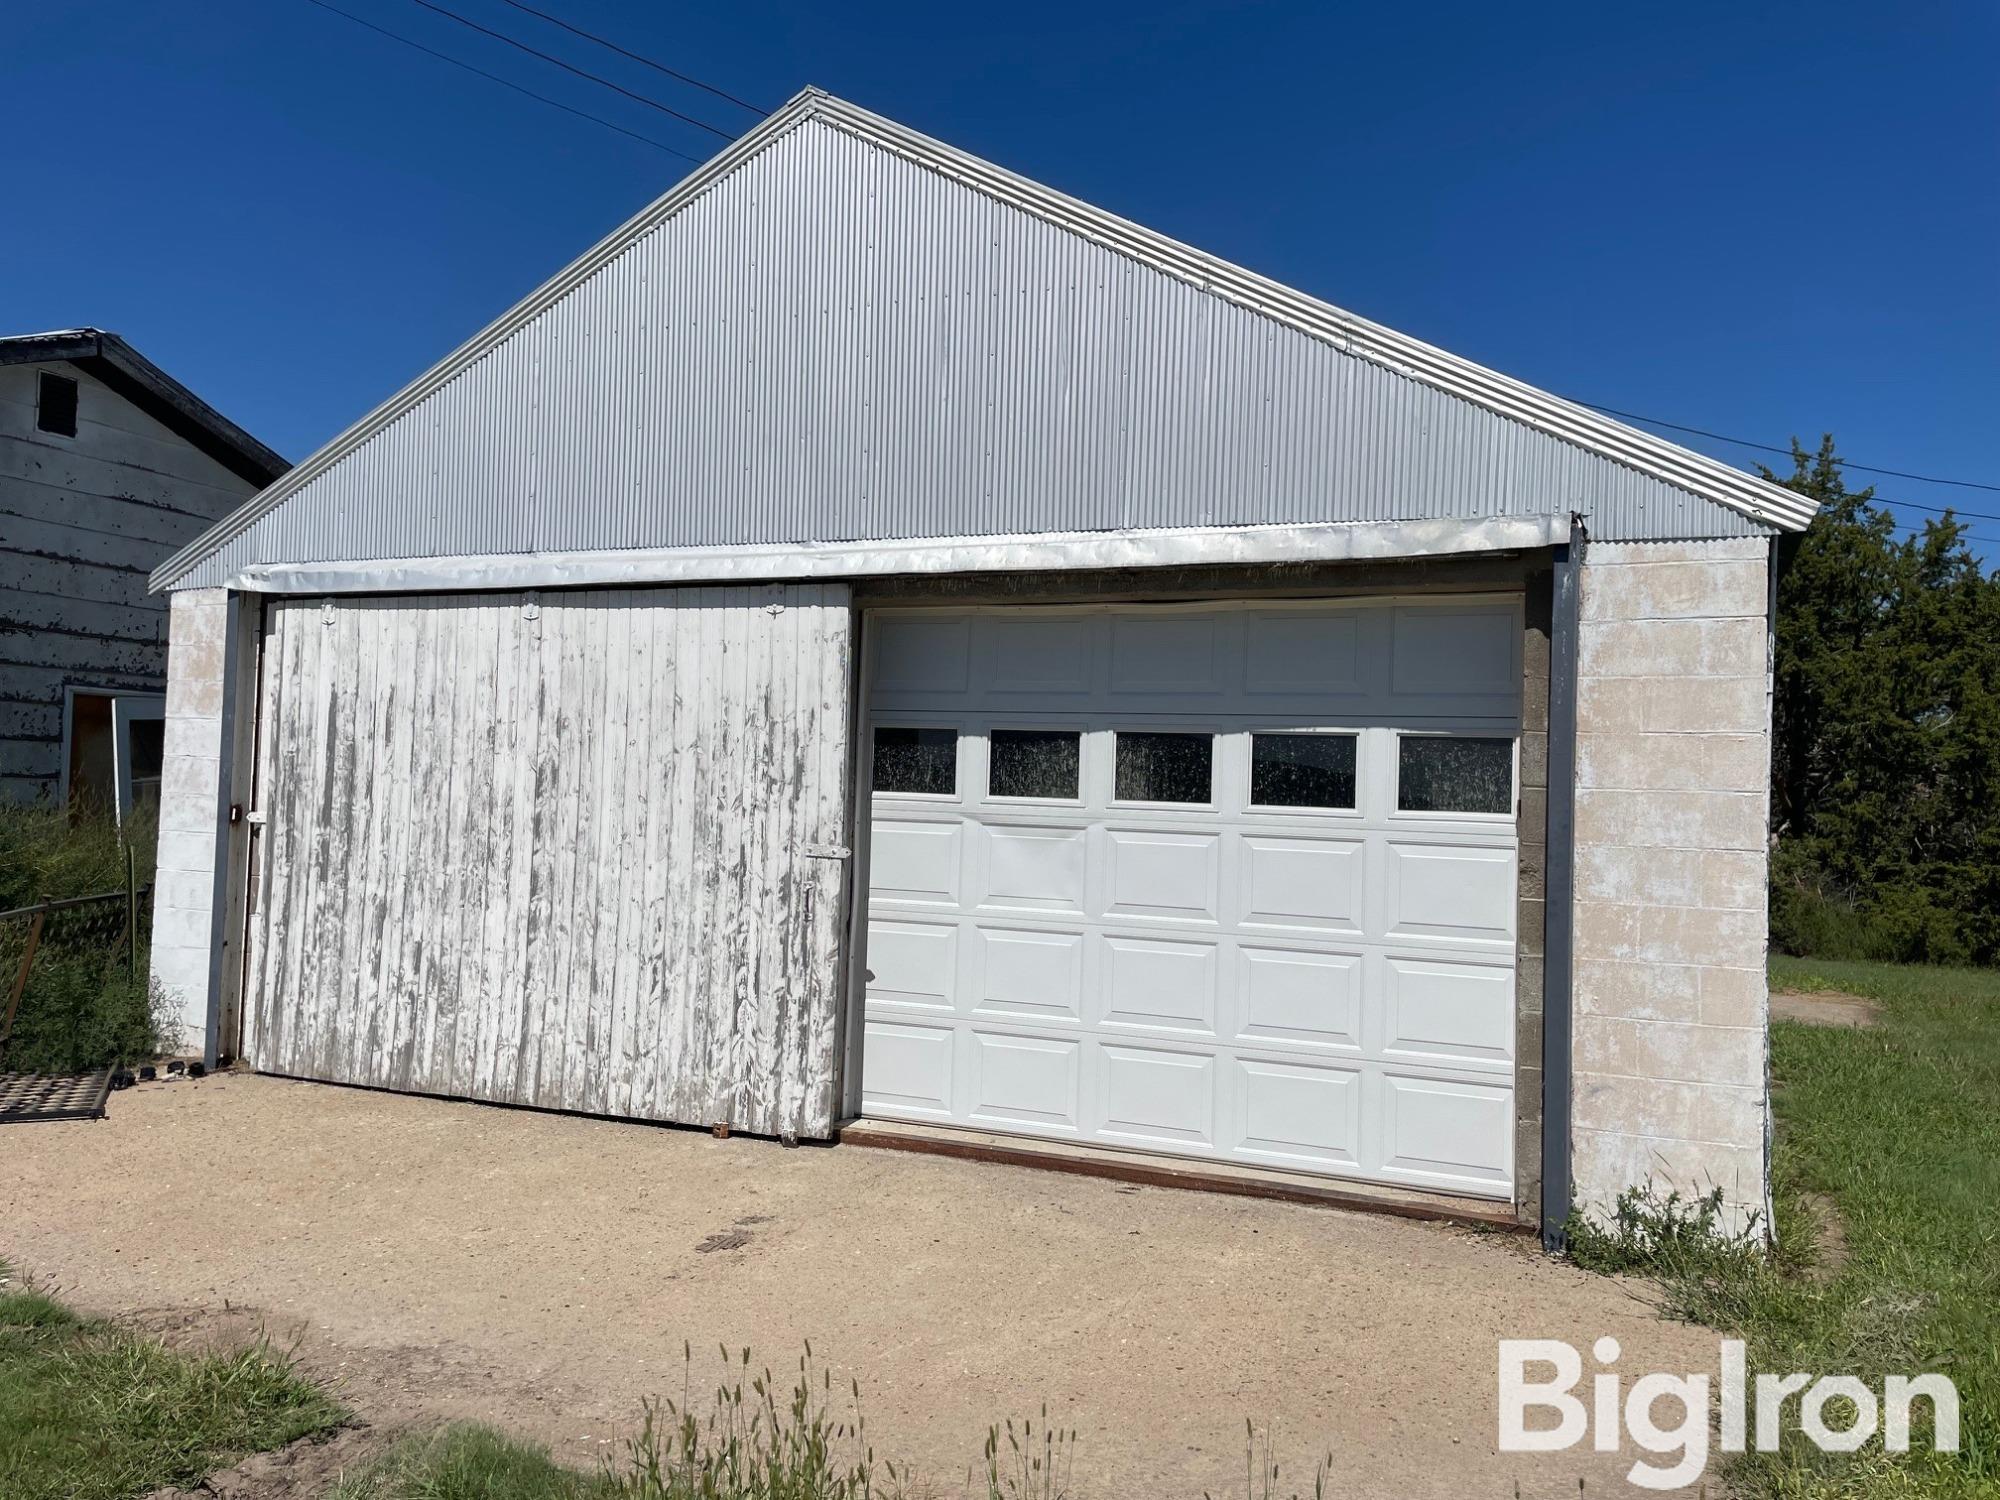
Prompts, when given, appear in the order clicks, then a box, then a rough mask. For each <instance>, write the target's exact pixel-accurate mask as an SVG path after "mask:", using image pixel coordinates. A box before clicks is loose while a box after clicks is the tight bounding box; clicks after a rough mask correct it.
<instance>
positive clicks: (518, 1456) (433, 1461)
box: [331, 1423, 622, 1500]
mask: <svg viewBox="0 0 2000 1500" xmlns="http://www.w3.org/2000/svg"><path fill="white" fill-rule="evenodd" d="M621 1493H622V1486H621V1485H620V1484H619V1482H618V1481H617V1480H615V1479H612V1478H610V1477H609V1476H592V1475H585V1474H579V1473H577V1472H576V1471H574V1470H572V1469H566V1468H564V1467H563V1466H562V1465H561V1464H558V1463H557V1462H556V1461H555V1460H554V1459H552V1458H550V1457H549V1455H548V1452H547V1450H545V1449H543V1448H539V1447H537V1446H535V1445H534V1444H532V1443H523V1442H520V1441H518V1440H516V1439H514V1438H509V1437H504V1436H502V1435H501V1434H500V1433H497V1432H495V1431H493V1430H492V1429H491V1428H489V1427H478V1426H474V1425H472V1424H470V1423H458V1424H455V1425H453V1426H450V1427H446V1428H442V1429H440V1430H439V1431H437V1432H429V1433H419V1434H416V1435H413V1436H411V1437H407V1438H405V1439H403V1440H402V1441H401V1442H399V1443H397V1444H396V1446H395V1447H393V1448H391V1449H390V1450H389V1452H388V1453H386V1454H385V1455H383V1456H382V1458H380V1459H379V1460H377V1461H376V1462H375V1463H373V1464H371V1465H369V1466H368V1467H367V1468H366V1469H364V1470H363V1471H362V1472H361V1473H359V1474H353V1475H350V1476H348V1477H347V1478H345V1479H343V1480H342V1481H341V1482H340V1483H339V1484H338V1485H336V1486H335V1487H334V1490H333V1494H332V1496H331V1500H613V1497H617V1496H620V1495H621Z"/></svg>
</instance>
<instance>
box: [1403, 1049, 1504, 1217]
mask: <svg viewBox="0 0 2000 1500" xmlns="http://www.w3.org/2000/svg"><path fill="white" fill-rule="evenodd" d="M1380 1101H1381V1121H1382V1170H1383V1172H1384V1173H1385V1175H1390V1176H1397V1177H1401V1178H1404V1179H1406V1180H1412V1181H1426V1182H1434V1183H1437V1184H1439V1185H1442V1186H1447V1187H1460V1188H1472V1189H1474V1190H1478V1189H1481V1188H1485V1189H1493V1188H1500V1187H1504V1186H1505V1185H1506V1184H1507V1183H1508V1182H1509V1181H1511V1180H1512V1176H1513V1155H1514V1096H1513V1090H1512V1089H1510V1088H1506V1087H1502V1086H1500V1085H1498V1084H1491V1083H1473V1082H1466V1081H1460V1080H1453V1079H1444V1078H1431V1077H1420V1076H1414V1075H1409V1074H1400V1073H1385V1074H1383V1075H1382V1078H1381V1090H1380Z"/></svg>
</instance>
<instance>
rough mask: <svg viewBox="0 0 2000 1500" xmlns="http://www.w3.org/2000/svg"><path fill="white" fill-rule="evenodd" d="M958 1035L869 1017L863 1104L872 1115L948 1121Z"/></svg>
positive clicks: (939, 1028) (949, 1030)
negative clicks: (875, 1112)
mask: <svg viewBox="0 0 2000 1500" xmlns="http://www.w3.org/2000/svg"><path fill="white" fill-rule="evenodd" d="M958 1035H959V1034H958V1033H957V1032H956V1031H954V1030H953V1029H952V1028H951V1027H949V1026H920V1025H917V1024H915V1023H913V1022H908V1021H888V1020H882V1019H880V1018H878V1017H874V1016H871V1017H869V1019H868V1022H867V1027H866V1033H865V1035H864V1037H863V1045H864V1047H865V1049H866V1054H867V1058H868V1068H867V1073H866V1076H865V1080H864V1084H863V1093H862V1104H863V1106H864V1107H865V1108H867V1109H870V1110H880V1111H883V1112H885V1113H893V1114H901V1115H920V1116H929V1117H932V1118H935V1119H950V1118H951V1110H952V1087H951V1085H952V1073H953V1054H954V1053H955V1052H956V1051H957V1047H958Z"/></svg>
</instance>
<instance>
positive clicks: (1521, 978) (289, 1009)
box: [154, 91, 1812, 1224]
mask: <svg viewBox="0 0 2000 1500" xmlns="http://www.w3.org/2000/svg"><path fill="white" fill-rule="evenodd" d="M1811 513H1812V512H1811V507H1810V505H1809V504H1808V503H1807V502H1805V501H1804V500H1802V499H1801V498H1800V497H1799V496H1797V495H1794V494H1791V493H1789V492H1788V491H1785V490H1783V489H1780V488H1777V487H1775V486H1772V485H1769V484H1766V483H1763V482H1762V481H1760V480H1758V479H1755V478H1753V477H1750V476H1748V475H1746V474H1743V473H1741V472H1739V471H1736V470H1734V469H1731V468H1729V467H1727V466H1725V465H1723V464H1720V463H1717V462H1715V461H1713V460H1710V459H1708V458H1705V457H1702V456H1700V455H1698V454H1694V453H1691V452H1688V451H1686V450H1684V449H1681V448H1678V447H1675V446H1674V445H1672V444H1669V443H1666V442H1663V441H1661V440H1659V439H1657V438H1654V437H1652V436H1650V435H1647V434H1643V433H1640V432H1636V431H1633V430H1631V429H1629V428H1627V427H1624V426H1621V425H1619V424H1618V423H1616V422H1612V421H1610V420H1608V419H1606V418H1604V417H1602V416H1600V415H1598V414H1595V413H1593V412H1590V411H1587V410H1584V409H1582V408H1579V407H1577V406H1575V405H1572V404H1570V403H1568V402H1566V401H1563V400H1560V399H1558V398H1556V397H1553V396H1550V395H1547V394H1545V393H1543V392H1540V391H1537V390H1534V389H1531V388H1529V387H1527V386H1525V385H1522V384H1520V383H1519V382H1517V381H1514V380H1510V379H1508V378H1507V377H1504V376H1501V375H1498V374H1495V373H1493V372H1492V371H1489V370H1486V369H1483V368H1481V367H1479V366H1476V365H1473V364H1471V363H1469V362H1467V361H1465V360H1462V359H1458V358H1456V357H1454V356H1452V355H1450V354H1447V353H1444V352H1443V351H1441V350H1438V349H1434V348H1431V347H1429V346H1427V345H1424V344H1421V343H1418V342H1417V341H1415V340H1412V339H1409V338H1406V337H1403V336H1402V335H1399V334H1397V333H1394V332H1392V331H1391V330H1388V329H1386V328H1382V327H1379V326H1377V325H1375V324H1372V323H1369V322H1367V321H1365V320H1362V319H1359V318H1356V317H1353V316H1351V315H1349V314H1347V313H1344V312H1341V311H1339V310H1338V309H1336V308H1333V307H1329V306H1327V305H1326V304H1324V303H1321V302H1318V301H1315V300H1314V299H1312V298H1309V297H1306V296H1304V295H1302V294H1300V293H1298V292H1294V291H1292V290H1289V289H1288V288H1285V287H1283V286H1279V285H1277V284H1275V283H1272V282H1270V281H1267V280H1265V279H1263V278H1260V277H1258V276H1255V275H1252V274H1250V273H1249V272H1246V271H1243V270H1241V269H1238V268H1236V267H1234V266H1231V265H1228V264H1226V263H1224V262H1222V261H1219V260H1217V259H1214V258H1213V257H1210V256H1207V255H1204V254H1202V253H1200V252H1198V251H1195V250H1192V249H1189V248H1187V247H1186V246H1183V245H1180V244H1176V243H1174V242H1173V241H1170V240H1168V239H1166V238H1164V237H1163V236H1160V235H1157V234H1154V233H1152V232H1150V231H1148V230H1145V229H1142V228H1140V227H1138V226H1136V225H1133V224H1130V223H1127V222H1125V221H1123V220H1120V219H1118V218H1115V217H1114V216H1112V215H1110V214H1107V213H1103V212H1101V211H1099V210H1097V209H1095V208H1092V207H1090V206H1089V205H1087V204H1083V203H1079V202H1076V201H1074V200H1071V199H1068V198H1065V197H1063V196H1061V195H1059V194H1057V193H1054V192H1052V191H1050V190H1048V189H1046V188H1043V187H1040V186H1038V185H1036V184H1034V183H1032V182H1028V181H1025V180H1023V179H1022V178H1019V177H1017V176H1014V175H1012V174H1010V173H1007V172H1005V171H1002V170H1001V169H999V168H996V167H994V166H991V165H989V164H987V163H985V162H982V161H979V160H976V159H974V158H972V157H970V156H967V155H965V154H963V153H961V152H958V151H955V150H953V149H951V148H950V147H947V146H944V145H942V144H940V143H938V142H936V141H933V140H929V139H927V138H925V137H923V136H920V135H918V134H916V133H914V132H912V131H910V130H907V129H904V128H903V127H901V126H898V125H896V124H893V123H891V122H889V121H886V120H883V119H881V118H878V117H876V116H874V115H871V114H868V113H867V112H865V111H863V110H860V109H857V108H855V107H853V106H851V105H848V104H845V103H843V102H841V101H839V100H835V99H832V98H829V97H827V96H825V95H823V94H820V93H817V92H811V91H809V92H807V93H805V94H803V95H801V96H800V97H799V98H797V99H795V100H794V101H793V102H792V103H791V104H789V105H788V106H787V107H786V108H785V109H783V110H781V111H780V112H779V113H777V114H776V115H774V116H772V117H771V118H770V119H769V120H768V121H766V122H765V123H764V124H762V125H761V126H759V127H758V128H756V129H755V130H753V131H751V132H750V133H749V134H748V135H747V136H745V137H744V138H743V139H742V140H741V141H739V142H737V143H736V144H735V145H733V146H731V147H730V148H729V149H728V150H726V151H724V152H723V153H722V154H721V155H720V156H718V157H717V158H716V159H715V160H714V161H713V162H711V163H709V164H708V165H707V166H705V167H703V168H702V169H701V170H700V171H698V172H696V173H694V174H693V175H692V176H691V177H689V178H688V179H687V180H686V181H684V182H682V183H681V184H679V185H678V186H677V187H675V188H674V189H673V190H672V191H670V192H669V193H667V194H666V195H665V196H664V197H662V198H661V199H660V200H659V201H658V202H656V203H654V204H653V205H651V206H650V207H649V208H647V209H646V210H645V211H644V212H643V213H641V214H640V215H639V216H638V217H636V218H635V219H633V220H632V221H631V222H630V223H628V224H626V225H625V226H623V227H622V228H620V229H619V230H617V231H616V232H615V233H614V234H612V235H611V236H610V237H609V238H608V239H606V240H605V241H604V242H603V243H602V244H600V245H598V246H597V247H596V248H595V249H593V250H591V251H589V252H588V253H587V254H585V255H584V256H583V257H582V258H581V259H580V260H578V261H577V262H576V263H575V264H574V265H573V266H571V267H570V268H569V269H567V270H565V271H564V272H562V273H561V274H560V275H559V276H557V277H556V278H555V279H554V280H552V281H551V282H549V283H548V284H547V285H546V286H544V287H542V288H541V289H540V290H538V291H536V292H535V293H533V294H532V295H531V296H529V297H528V298H527V299H526V300H525V301H523V302H522V303H521V304H520V305H519V306H518V307H516V308H514V309H513V310H511V311H510V312H508V313H507V314H506V315H505V316H504V317H502V318H501V319H500V320H499V321H498V322H496V323H495V324H493V326H492V327H490V328H488V329H487V330H486V331H485V332H483V333H481V334H480V335H478V336H477V337H476V338H475V339H473V340H472V341H471V342H470V343H468V344H467V345H466V346H465V347H463V348H462V349H460V350H458V351H456V352H455V353H453V354H451V355H449V356H448V357H447V358H446V359H445V360H443V362H441V363H440V364H439V365H438V366H437V367H436V368H435V369H433V370H432V371H431V372H430V373H428V374H426V375H425V376H423V377H422V378H421V379H419V380H418V381H416V382H415V383H414V384H412V385H411V386H410V387H409V388H408V389H406V390H404V391H402V392H399V393H398V394H397V395H395V396H394V397H392V398H391V399H390V400H389V401H387V402H386V403H385V404H384V405H383V406H382V407H381V408H380V409H379V410H377V411H376V412H374V413H373V414H371V415H370V416H368V417H367V418H366V419H364V420H363V421H362V422H361V423H359V424H358V425H357V426H356V427H354V428H353V429H352V430H350V431H349V432H347V433H345V434H343V435H342V436H341V437H339V438H337V439H336V440H334V441H333V442H332V443H330V444H328V445H327V447H326V448H325V449H323V450H322V451H321V452H319V453H317V454H315V455H314V456H313V457H312V458H310V459H308V460H307V461H306V462H304V463H302V464H301V465H300V466H299V467H298V468H297V469H296V470H294V471H293V472H292V473H291V474H290V475H288V476H287V477H286V478H285V479H283V480H282V481H280V482H279V483H277V484H275V485H273V486H272V487H271V488H270V489H268V490H267V491H265V492H264V493H263V494H262V495H261V496H259V497H258V498H257V500H255V501H254V502H253V503H251V504H250V505H248V506H246V507H245V508H243V509H242V510H241V511H239V512H237V513H236V514H235V515H233V516H231V517H230V518H229V519H228V520H227V521H225V522H223V523H222V524H221V525H219V526H217V527H216V528H215V529H214V530H213V531H211V532H210V533H208V534H207V535H206V536H204V537H203V538H201V539H200V540H199V541H198V542H196V543H195V544H193V545H192V546H190V547H189V548H188V549H187V550H186V551H184V552H183V553H181V554H180V555H179V556H178V557H176V558H174V559H173V560H172V561H171V562H169V563H167V564H166V565H165V566H164V567H162V568H161V569H160V570H159V572H158V573H157V574H156V575H155V580H154V581H155V584H156V586H158V587H160V588H163V589H166V590H169V591H170V592H171V595H172V599H173V621H174V626H173V628H174V636H175V658H174V675H173V681H172V684H171V686H170V693H169V717H168V721H167V726H168V728H167V733H168V801H167V806H166V819H165V821H166V826H167V829H168V833H167V835H166V837H167V838H168V840H169V841H170V847H171V850H172V854H173V866H174V868H175V869H176V870H178V871H181V872H183V873H181V874H177V875H175V876H173V877H171V878H169V877H166V876H163V877H162V881H161V886H160V894H159V903H160V909H159V913H158V917H157V920H156V925H155V929H154V930H155V932H156V934H157V938H156V943H157V945H158V946H157V948H156V952H155V972H156V973H157V974H158V975H160V976H161V977H162V978H163V979H165V980H167V981H169V982H170V983H171V984H172V985H174V986H175V987H176V989H177V991H178V993H179V994H180V995H181V997H182V1000H183V1003H184V1005H185V1008H186V1014H187V1017H188V1020H189V1023H190V1025H191V1026H192V1027H193V1028H194V1029H195V1030H196V1031H197V1032H199V1033H200V1034H202V1035H204V1036H205V1037H206V1039H207V1046H208V1049H209V1051H210V1052H211V1053H239V1054H241V1055H242V1056H244V1057H246V1058H247V1059H248V1060H249V1061H250V1062H252V1063H253V1064H255V1065H256V1066H258V1067H260V1068H265V1069H270V1070H274V1071H278V1072H283V1073H288V1074H294V1075H298V1076H302V1077H307V1078H321V1079H332V1080H338V1081H342V1082H349V1083H362V1084H371V1085H377V1086H382V1087H388V1088H396V1089H409V1090H418V1091H423V1092H429V1093H437V1094H445V1095H452V1096H463V1097H469V1098H475V1099H488V1100H497V1101H507V1102H513V1103H521V1104H531V1105H540V1106H546V1107H553V1108H561V1109H572V1110H585V1111H591V1112H597V1113H604V1114H613V1115H623V1116H633V1117H639V1118H645V1119H653V1120H667V1121H678V1122H683V1123H688V1124H695V1125H710V1124H716V1123H727V1124H729V1125H732V1126H734V1127H737V1128H739V1129H742V1130H747V1131H752V1132H760V1133H767V1134H771V1135H776V1136H800V1137H824V1136H828V1135H830V1134H832V1133H834V1132H835V1131H836V1130H837V1129H838V1128H840V1127H841V1125H842V1123H843V1122H847V1121H852V1120H856V1119H859V1120H861V1121H863V1122H866V1123H865V1125H864V1127H863V1130H864V1133H866V1132H872V1133H873V1134H874V1136H875V1137H876V1138H877V1139H882V1138H885V1137H890V1136H900V1137H901V1138H903V1139H906V1140H907V1139H918V1138H921V1139H923V1140H924V1141H926V1142H930V1143H933V1144H950V1143H953V1142H956V1143H960V1144H963V1143H965V1142H967V1141H982V1142H983V1141H986V1140H987V1139H988V1138H990V1137H1007V1138H1018V1143H1017V1149H1024V1150H1026V1149H1041V1150H1058V1151H1066V1152H1070V1153H1072V1154H1080V1155H1083V1156H1085V1157H1088V1158H1091V1159H1100V1158H1101V1159H1106V1160H1111V1159H1116V1160H1126V1161H1129V1160H1130V1159H1131V1154H1132V1153H1139V1154H1144V1155H1149V1156H1155V1157H1170V1158H1175V1159H1178V1160H1179V1161H1180V1162H1181V1163H1182V1165H1183V1166H1185V1165H1187V1164H1189V1163H1192V1164H1194V1165H1195V1166H1196V1167H1198V1168H1199V1169H1200V1170H1202V1171H1205V1172H1207V1173H1209V1174H1211V1176H1213V1177H1215V1178H1217V1179H1220V1178H1224V1177H1229V1178H1232V1179H1233V1180H1237V1181H1244V1180H1253V1179H1254V1180H1255V1181H1256V1182H1257V1183H1259V1184H1263V1185H1287V1184H1289V1185H1294V1186H1298V1185H1304V1184H1312V1183H1322V1184H1323V1183H1329V1182H1339V1183H1344V1184H1349V1185H1353V1187H1354V1190H1356V1191H1364V1190H1365V1191H1374V1192H1392V1193H1393V1192H1404V1193H1408V1192H1421V1193H1430V1194H1442V1195H1456V1196H1458V1197H1460V1198H1465V1199H1472V1200H1484V1201H1485V1202H1487V1203H1489V1204H1491V1205H1493V1207H1494V1211H1496V1212H1500V1213H1511V1214H1517V1215H1519V1216H1520V1217H1522V1218H1523V1219H1526V1220H1528V1221H1536V1220H1540V1221H1543V1222H1544V1223H1550V1224H1553V1223H1559V1222H1560V1220H1561V1219H1562V1217H1563V1215H1564V1213H1565V1212H1566V1210H1567V1208H1568V1206H1569V1203H1570V1201H1571V1198H1572V1195H1573V1194H1574V1195H1575V1196H1577V1197H1580V1198H1581V1199H1583V1200H1584V1201H1586V1202H1601V1201H1604V1200H1605V1199H1607V1198H1608V1197H1609V1196H1610V1195H1612V1194H1613V1193H1615V1192H1616V1191H1617V1189H1618V1188H1619V1187H1622V1186H1623V1185H1625V1184H1626V1183H1628V1182H1632V1181H1635V1180H1637V1179H1639V1178H1640V1177H1643V1176H1646V1175H1652V1176H1655V1177H1667V1178H1671V1179H1674V1180H1678V1181H1685V1182H1696V1181H1703V1182H1706V1181H1713V1182H1715V1183H1718V1184H1720V1185H1722V1186H1723V1187H1724V1189H1725V1191H1726V1192H1727V1194H1728V1196H1729V1199H1730V1201H1731V1203H1732V1204H1733V1205H1735V1206H1736V1207H1737V1208H1738V1209H1739V1210H1743V1211H1747V1210H1749V1209H1751V1208H1755V1207H1757V1206H1759V1205H1761V1204H1762V1202H1763V1199H1764V1195H1765V1177H1764V1173H1765V1167H1764V1130H1765V1121H1766V1099H1767V1092H1766V1085H1765V1033H1764V1023H1765V991H1764V979H1763V960H1764V946H1765V909H1764V901H1765V896H1764V881H1765V853H1764V847H1765V845H1764V840H1765V830H1766V824H1767V817H1766V792H1765V780H1766V769H1767V761H1768V734H1767V715H1768V708H1767V694H1768V688H1769V680H1770V676H1769V674H1770V658H1769V646H1768V628H1769V620H1768V608H1769V604H1768V600H1769V588H1770V583H1771V579H1772V577H1773V560H1774V557H1775V550H1776V548H1775V544H1776V542H1777V540H1778V538H1779V537H1780V536H1781V535H1783V534H1784V533H1786V532H1791V531H1796V530H1799V529H1801V528H1802V527H1803V526H1804V525H1805V524H1806V523H1807V521H1808V520H1809V519H1810V517H1811Z"/></svg>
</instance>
